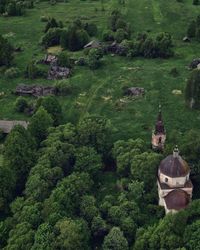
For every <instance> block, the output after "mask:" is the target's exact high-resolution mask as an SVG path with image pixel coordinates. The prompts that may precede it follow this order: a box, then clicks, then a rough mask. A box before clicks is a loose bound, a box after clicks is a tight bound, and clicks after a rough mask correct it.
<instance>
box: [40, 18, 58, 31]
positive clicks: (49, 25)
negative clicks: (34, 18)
mask: <svg viewBox="0 0 200 250" xmlns="http://www.w3.org/2000/svg"><path fill="white" fill-rule="evenodd" d="M58 27H59V26H58V23H57V21H56V19H55V18H49V20H48V22H47V24H46V27H45V29H44V32H45V33H46V32H47V31H48V30H49V29H51V28H58Z"/></svg>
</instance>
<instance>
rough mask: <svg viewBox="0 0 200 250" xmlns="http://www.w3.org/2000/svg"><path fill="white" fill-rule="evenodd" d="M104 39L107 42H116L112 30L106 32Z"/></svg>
mask: <svg viewBox="0 0 200 250" xmlns="http://www.w3.org/2000/svg"><path fill="white" fill-rule="evenodd" d="M102 39H103V41H105V42H109V41H114V32H113V31H112V30H104V32H103V34H102Z"/></svg>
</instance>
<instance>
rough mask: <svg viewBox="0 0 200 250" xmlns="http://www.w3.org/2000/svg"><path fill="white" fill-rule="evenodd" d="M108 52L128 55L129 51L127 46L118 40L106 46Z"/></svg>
mask: <svg viewBox="0 0 200 250" xmlns="http://www.w3.org/2000/svg"><path fill="white" fill-rule="evenodd" d="M105 51H106V52H109V53H112V54H116V55H121V56H123V55H126V53H127V48H126V47H125V46H123V45H121V44H119V43H117V42H113V43H112V44H110V45H108V46H107V47H106V48H105Z"/></svg>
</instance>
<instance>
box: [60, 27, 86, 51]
mask: <svg viewBox="0 0 200 250" xmlns="http://www.w3.org/2000/svg"><path fill="white" fill-rule="evenodd" d="M88 41H89V36H88V33H87V31H85V30H84V29H83V28H82V27H81V26H80V24H78V25H77V23H73V24H71V25H70V26H69V27H68V29H67V30H64V31H63V32H62V34H61V39H60V44H61V47H62V48H63V49H69V50H71V51H77V50H80V49H82V48H83V46H84V45H86V44H87V43H88Z"/></svg>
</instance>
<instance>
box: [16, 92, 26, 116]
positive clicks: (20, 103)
mask: <svg viewBox="0 0 200 250" xmlns="http://www.w3.org/2000/svg"><path fill="white" fill-rule="evenodd" d="M26 108H28V102H27V100H26V99H25V98H24V97H22V96H20V97H18V98H17V99H16V101H15V110H16V111H17V112H24V111H25V109H26Z"/></svg>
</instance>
